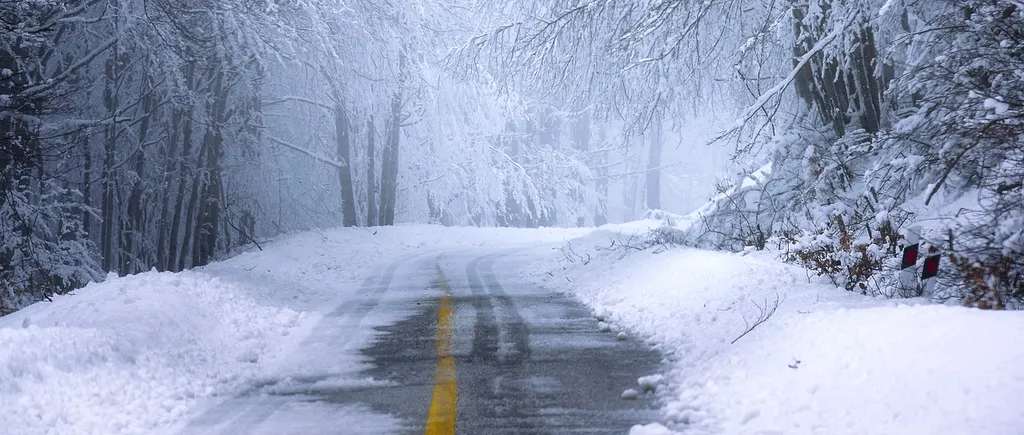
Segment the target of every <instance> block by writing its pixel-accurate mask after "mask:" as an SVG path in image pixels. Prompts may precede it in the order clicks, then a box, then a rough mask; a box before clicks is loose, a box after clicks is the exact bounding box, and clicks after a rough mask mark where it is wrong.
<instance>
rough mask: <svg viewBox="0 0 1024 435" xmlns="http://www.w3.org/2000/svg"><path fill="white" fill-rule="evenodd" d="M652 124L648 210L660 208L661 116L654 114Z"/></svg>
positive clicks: (648, 175)
mask: <svg viewBox="0 0 1024 435" xmlns="http://www.w3.org/2000/svg"><path fill="white" fill-rule="evenodd" d="M653 122H654V125H652V126H651V127H652V129H653V130H652V134H651V141H650V148H649V149H648V151H649V153H648V155H647V183H646V185H647V208H648V209H650V210H655V209H660V208H661V149H662V146H663V140H664V139H663V138H662V131H661V128H662V127H661V116H655V118H654V121H653Z"/></svg>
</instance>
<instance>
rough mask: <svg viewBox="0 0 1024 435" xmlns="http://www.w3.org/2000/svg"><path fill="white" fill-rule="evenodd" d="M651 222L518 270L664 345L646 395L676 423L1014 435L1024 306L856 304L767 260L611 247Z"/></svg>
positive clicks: (742, 430) (613, 230)
mask: <svg viewBox="0 0 1024 435" xmlns="http://www.w3.org/2000/svg"><path fill="white" fill-rule="evenodd" d="M650 224H654V222H646V223H634V224H629V225H624V226H615V227H607V228H605V229H602V230H599V231H596V232H594V233H593V234H591V235H588V236H586V237H583V238H580V239H576V240H573V241H572V242H571V244H572V246H573V248H572V252H571V253H570V254H568V255H564V254H560V253H556V254H552V255H553V257H549V258H548V259H545V260H543V261H540V262H538V264H537V267H536V268H535V269H536V270H535V271H531V272H529V273H531V274H532V275H533V277H534V278H535V279H536V280H537V281H539V282H541V283H542V284H543V285H546V286H549V287H551V288H565V286H566V285H568V286H569V287H570V290H571V292H572V293H574V294H575V295H576V296H578V297H579V298H580V299H582V300H583V301H584V302H585V303H587V304H588V305H590V306H591V307H593V309H594V311H595V314H596V315H597V316H598V317H600V318H603V319H605V320H607V321H608V322H610V323H612V324H614V325H616V326H618V327H620V328H624V329H625V330H627V331H630V332H631V333H635V334H637V335H639V336H641V337H643V338H645V339H647V340H648V342H649V343H651V344H652V345H654V346H656V347H659V348H661V350H662V351H663V352H664V353H665V354H666V355H667V356H668V359H669V372H668V373H666V375H667V376H666V377H665V381H664V382H665V385H662V386H661V388H660V391H659V392H658V394H659V396H660V398H661V399H662V400H663V402H664V403H663V405H664V407H663V411H664V414H665V417H666V420H667V421H668V423H669V426H671V427H672V428H673V429H675V430H677V431H685V432H686V433H690V434H692V433H708V434H711V433H725V434H764V433H778V434H800V433H821V434H851V435H852V434H858V435H863V434H896V433H899V434H974V433H986V434H1017V433H1021V432H1020V430H1021V429H1020V428H1021V427H1024V414H1021V413H1020V412H1019V404H1020V403H1022V401H1024V366H1021V365H1020V361H1022V360H1024V349H1022V348H1021V347H1020V346H1019V345H1017V343H1022V342H1024V313H1022V312H983V311H978V310H973V309H966V308H960V307H947V306H936V305H929V304H926V303H924V302H923V301H920V300H899V301H897V300H885V299H872V298H866V297H863V296H860V295H857V294H853V293H849V292H845V291H842V290H840V289H836V288H835V287H834V286H832V285H830V284H827V283H826V282H824V281H823V280H819V279H816V278H809V277H808V273H807V271H805V270H804V269H801V268H798V267H793V266H790V265H786V264H783V263H780V262H778V261H777V260H775V259H773V258H772V257H771V255H770V254H761V253H755V254H751V255H746V256H744V255H738V254H731V253H723V252H708V251H699V250H692V249H684V248H675V249H671V250H667V251H664V250H661V251H660V253H658V254H653V253H652V252H654V251H658V250H647V251H635V250H634V251H632V252H630V253H628V255H626V256H625V257H622V255H623V254H624V253H626V251H623V250H622V249H607V248H608V247H609V246H610V244H611V241H612V240H619V237H618V235H617V234H618V233H617V232H625V233H626V235H627V236H628V235H629V234H630V233H631V232H634V231H642V230H645V229H646V227H647V226H648V225H650ZM601 248H604V249H601ZM556 256H557V257H564V258H561V259H559V260H561V261H556V258H554V257H556ZM567 258H569V259H572V260H574V261H572V262H569V261H568V260H566V259H567ZM776 300H777V301H778V307H777V309H776V310H775V312H774V314H772V316H771V317H770V318H768V319H767V320H766V321H765V322H764V323H762V324H760V325H759V326H757V327H756V328H754V329H753V330H750V331H749V332H747V333H746V335H743V334H744V332H745V331H747V330H748V329H750V326H752V325H754V324H755V323H757V322H758V319H759V318H764V315H765V314H767V313H768V312H771V310H772V309H773V307H775V302H776ZM613 333H614V331H613ZM741 335H743V336H742V337H740V336H741ZM733 341H735V343H734V344H733V343H732V342H733ZM636 429H637V430H636V432H637V433H657V431H656V428H655V427H650V426H649V427H644V428H640V427H637V428H636ZM651 431H654V432H651Z"/></svg>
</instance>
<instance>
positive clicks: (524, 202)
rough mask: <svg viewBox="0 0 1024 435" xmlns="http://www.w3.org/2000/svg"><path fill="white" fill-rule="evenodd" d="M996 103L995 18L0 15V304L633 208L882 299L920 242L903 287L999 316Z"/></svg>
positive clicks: (353, 5) (208, 7) (687, 3)
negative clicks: (392, 230) (286, 246)
mask: <svg viewBox="0 0 1024 435" xmlns="http://www.w3.org/2000/svg"><path fill="white" fill-rule="evenodd" d="M1022 109H1024V3H1020V2H1019V1H1016V0H700V1H692V0H651V1H646V2H635V1H620V0H520V1H503V0H491V1H475V0H383V1H377V0H352V1H342V0H65V1H60V0H0V308H3V309H5V310H8V309H14V308H17V307H20V306H23V305H25V304H27V303H31V302H34V301H37V300H41V299H45V298H47V297H48V296H49V295H53V294H60V293H66V292H68V291H70V290H73V289H75V288H78V287H80V286H82V285H84V284H85V283H87V282H89V281H98V280H102V279H103V277H104V276H106V275H107V273H110V272H113V273H116V274H119V275H128V274H133V273H138V272H143V271H148V270H151V269H156V270H160V271H180V270H183V269H187V268H191V267H195V266H201V265H204V264H207V263H209V262H211V261H213V260H215V259H218V258H223V257H224V256H227V255H230V254H231V253H232V252H235V251H236V250H238V249H239V248H241V247H248V246H251V245H258V244H259V243H260V242H261V241H263V240H266V239H267V238H270V237H274V236H276V235H279V234H284V233H288V232H294V231H302V230H310V229H316V228H326V227H334V226H378V225H394V224H397V223H437V224H444V225H468V226H515V227H538V226H563V227H565V226H599V225H603V224H605V223H609V222H622V221H627V220H633V219H637V218H640V217H642V216H648V217H650V216H662V215H665V214H664V213H659V212H658V211H659V210H668V211H671V212H673V213H675V214H678V215H684V214H686V213H690V212H693V211H694V210H697V211H696V212H695V214H693V215H690V216H695V218H694V219H695V221H694V222H693V224H692V225H690V226H689V227H687V228H686V229H685V230H679V231H677V232H674V233H665V234H662V235H661V236H658V237H661V238H663V239H668V241H669V242H673V243H680V244H688V245H691V246H700V247H711V248H717V249H727V250H734V251H742V250H744V249H777V250H779V251H780V252H781V253H782V254H783V255H784V256H785V258H786V259H788V260H789V261H792V262H796V263H799V264H802V265H804V266H807V267H808V268H809V269H810V270H811V271H813V272H815V273H818V274H822V275H828V276H830V277H832V278H833V280H834V281H835V283H836V285H838V286H840V287H844V288H846V289H848V290H851V291H857V292H862V293H864V294H875V295H877V294H883V295H888V296H917V295H916V294H894V293H893V290H892V289H893V288H894V287H893V282H892V281H893V279H894V278H892V277H893V276H894V275H893V274H892V273H889V272H891V271H892V270H893V268H894V264H898V262H899V248H900V246H901V243H903V242H902V238H903V235H904V234H905V232H906V229H907V228H909V227H910V226H912V225H923V226H924V230H923V234H922V236H923V238H924V240H925V241H926V245H928V246H929V247H930V248H931V249H935V250H941V251H942V252H943V255H944V261H947V262H948V263H947V264H951V265H952V266H953V267H949V268H944V269H943V273H942V275H941V276H940V278H941V279H942V285H941V286H940V288H941V289H942V290H941V291H940V292H937V293H936V294H934V295H930V296H933V297H935V298H952V297H956V298H959V299H962V300H963V301H964V303H966V304H968V305H973V306H978V307H981V308H1011V307H1016V306H1019V304H1020V302H1021V300H1022V299H1024V136H1022V134H1024V114H1022ZM665 242H666V241H665V240H661V241H651V242H650V243H665ZM897 293H899V292H897Z"/></svg>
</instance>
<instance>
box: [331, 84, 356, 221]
mask: <svg viewBox="0 0 1024 435" xmlns="http://www.w3.org/2000/svg"><path fill="white" fill-rule="evenodd" d="M334 98H335V100H336V103H335V105H334V130H335V142H336V145H337V152H338V161H339V162H341V163H342V164H343V165H345V166H344V167H341V168H338V183H339V184H340V187H341V218H342V225H344V226H346V227H354V226H356V225H359V222H358V220H357V218H356V195H355V187H354V186H353V185H352V158H351V156H352V141H351V139H350V133H351V125H350V122H351V121H349V117H348V111H347V110H346V108H345V103H344V101H343V100H342V99H341V94H340V92H338V91H337V90H335V92H334Z"/></svg>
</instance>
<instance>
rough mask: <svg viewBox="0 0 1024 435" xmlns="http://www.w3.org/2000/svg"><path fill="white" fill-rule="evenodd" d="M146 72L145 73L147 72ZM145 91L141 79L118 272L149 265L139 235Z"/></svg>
mask: <svg viewBox="0 0 1024 435" xmlns="http://www.w3.org/2000/svg"><path fill="white" fill-rule="evenodd" d="M147 73H148V71H147ZM149 91H150V89H148V79H143V86H142V89H141V90H140V92H141V93H142V102H141V103H142V104H141V107H142V119H140V121H139V136H138V142H139V143H138V146H139V147H138V149H136V150H135V155H134V160H135V162H134V163H135V165H134V166H135V178H134V180H132V188H131V194H130V196H129V197H128V216H127V220H126V223H127V225H125V227H124V229H123V230H122V232H123V233H124V239H125V241H126V245H127V246H124V247H122V250H121V270H122V271H123V272H124V273H128V274H131V273H136V272H139V271H142V270H145V267H146V265H147V264H149V263H150V262H149V261H148V260H147V259H146V253H145V252H143V243H142V233H143V231H144V230H145V229H144V228H143V225H144V224H145V219H144V216H143V210H142V188H143V179H144V178H143V177H144V176H145V169H146V153H145V151H144V150H143V146H144V145H145V143H146V141H147V139H148V137H149V124H150V117H151V111H152V110H153V97H152V94H151V93H150V92H149Z"/></svg>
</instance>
